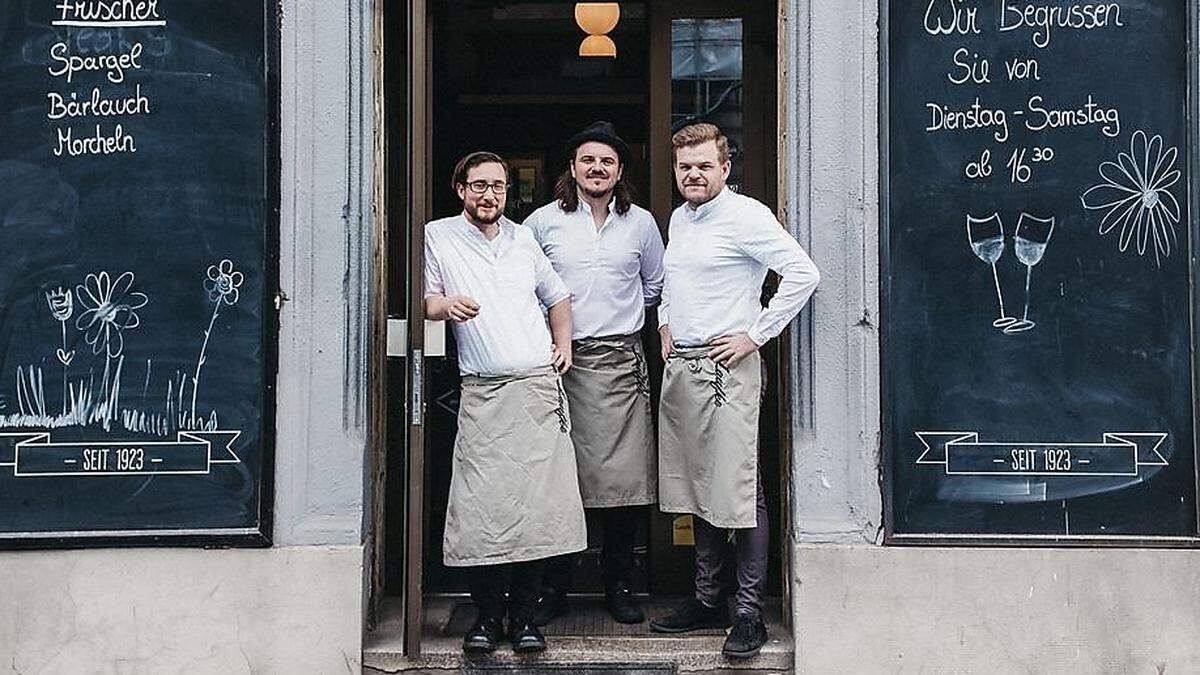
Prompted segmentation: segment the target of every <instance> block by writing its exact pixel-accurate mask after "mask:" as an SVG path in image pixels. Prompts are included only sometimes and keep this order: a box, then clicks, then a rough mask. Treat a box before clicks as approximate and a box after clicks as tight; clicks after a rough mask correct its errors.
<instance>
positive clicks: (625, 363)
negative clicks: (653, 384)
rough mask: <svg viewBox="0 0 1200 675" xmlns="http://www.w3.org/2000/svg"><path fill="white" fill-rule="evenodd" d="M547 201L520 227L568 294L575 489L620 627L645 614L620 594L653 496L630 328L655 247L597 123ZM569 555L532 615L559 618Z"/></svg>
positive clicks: (572, 151) (554, 569)
mask: <svg viewBox="0 0 1200 675" xmlns="http://www.w3.org/2000/svg"><path fill="white" fill-rule="evenodd" d="M566 154H567V157H568V166H567V169H566V170H565V171H564V172H563V174H562V176H561V177H560V178H559V179H558V183H557V185H556V186H555V194H554V201H553V202H551V203H549V204H546V205H545V206H543V207H541V208H539V209H538V210H536V211H534V212H533V213H532V214H531V215H530V216H529V218H527V219H526V220H525V225H526V226H527V227H529V228H530V229H531V230H532V231H533V235H534V238H536V239H537V241H538V243H539V244H541V246H542V250H543V251H544V252H545V253H546V256H547V257H548V258H550V262H551V264H552V265H553V266H554V270H555V271H556V272H558V274H559V276H560V277H562V279H563V281H564V282H565V283H566V285H567V288H568V289H569V290H570V291H571V310H572V312H571V314H572V326H573V329H572V335H571V339H572V351H573V355H574V358H573V364H572V368H571V370H569V371H568V372H567V373H566V374H565V375H564V376H563V388H564V389H565V390H566V393H567V399H568V403H569V409H570V411H571V438H572V441H573V442H574V445H575V454H576V459H577V464H578V467H579V489H580V493H581V495H582V496H583V505H584V507H585V508H586V509H588V510H589V511H591V512H592V513H591V515H592V522H593V523H594V524H595V523H599V524H600V526H601V529H602V530H603V533H604V534H603V536H604V541H603V547H602V549H601V554H600V559H601V566H602V568H603V578H604V587H605V588H604V591H605V593H604V597H605V606H606V607H607V608H608V611H609V612H610V613H611V614H612V616H613V618H614V619H616V620H617V621H620V622H622V623H638V622H641V621H643V620H644V619H645V616H644V615H643V613H642V611H641V609H639V608H638V606H637V605H636V604H635V603H634V602H633V600H632V597H631V595H630V588H629V575H630V571H631V568H632V566H633V540H634V534H635V532H636V528H637V523H638V522H640V521H642V520H644V518H643V513H644V510H645V507H646V505H649V504H654V503H655V502H656V501H657V498H658V495H657V487H658V476H657V458H656V456H655V452H654V432H653V427H652V424H651V417H650V378H649V374H648V372H647V368H646V357H645V354H644V353H643V351H642V343H641V337H640V331H641V329H642V324H643V322H644V319H645V308H646V306H648V305H653V304H655V303H657V302H658V298H659V294H660V293H661V291H662V284H663V266H662V257H663V241H662V235H661V234H660V233H659V230H658V225H657V224H656V223H655V222H654V217H653V216H651V215H650V212H648V211H646V210H645V209H643V208H640V207H638V206H636V205H635V204H633V201H632V200H633V189H632V187H631V186H630V185H629V183H628V182H627V181H626V179H625V177H624V169H625V166H626V164H627V163H628V161H629V146H627V145H626V144H625V141H623V140H621V137H620V136H618V135H617V131H616V129H615V128H614V127H613V125H612V124H610V123H608V122H596V123H594V124H592V125H591V126H589V127H587V128H586V129H584V130H583V131H581V132H579V133H578V134H575V135H574V136H572V137H571V138H570V139H569V140H568V141H567V145H566ZM571 564H572V558H571V557H566V556H564V557H560V558H556V559H555V560H553V561H552V562H551V563H550V565H549V569H548V570H547V574H546V581H545V588H544V590H543V595H542V601H541V605H540V608H539V612H538V616H537V620H538V621H539V622H542V623H545V622H549V621H550V620H552V619H553V618H554V617H556V616H561V615H562V614H564V613H565V612H566V611H567V601H566V593H567V590H568V588H569V586H570V577H571V574H570V572H571Z"/></svg>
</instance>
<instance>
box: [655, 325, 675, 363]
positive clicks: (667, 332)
mask: <svg viewBox="0 0 1200 675" xmlns="http://www.w3.org/2000/svg"><path fill="white" fill-rule="evenodd" d="M658 337H660V338H662V360H663V361H666V360H667V357H668V356H670V355H671V349H672V346H671V326H669V325H662V326H659V327H658Z"/></svg>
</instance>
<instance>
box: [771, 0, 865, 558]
mask: <svg viewBox="0 0 1200 675" xmlns="http://www.w3.org/2000/svg"><path fill="white" fill-rule="evenodd" d="M784 17H785V18H784V21H783V22H782V23H781V26H780V35H781V36H782V39H783V40H784V41H785V45H786V46H785V48H784V52H783V53H784V54H787V55H789V56H788V60H787V61H786V62H785V63H784V67H785V70H786V72H785V74H784V76H783V78H782V82H781V88H780V91H781V92H782V93H781V95H782V97H783V101H782V105H783V106H784V114H783V115H782V116H781V119H783V120H784V129H783V130H784V134H783V141H782V143H781V154H782V157H783V161H784V162H786V164H785V166H786V171H785V175H787V177H788V183H787V184H786V185H785V190H784V192H785V193H786V195H787V197H786V205H785V209H784V212H785V213H784V216H785V222H786V223H787V225H788V227H789V228H790V229H792V231H793V232H794V233H795V234H796V236H797V238H798V239H799V241H800V242H801V243H802V244H803V245H804V246H805V247H806V248H807V250H808V251H809V253H810V254H811V255H812V257H813V259H814V261H815V262H816V263H817V265H818V266H819V267H820V269H821V286H820V288H818V289H817V292H816V294H815V295H814V296H813V299H812V301H811V303H810V304H809V307H808V309H807V310H805V312H804V313H803V314H801V317H800V319H799V320H798V321H797V322H796V324H795V325H794V329H793V331H792V339H793V340H795V344H794V347H793V349H794V353H795V354H797V364H796V369H795V377H794V381H793V382H792V387H793V391H792V400H793V401H794V402H795V406H796V409H795V411H794V413H793V416H792V423H793V425H794V428H793V438H794V439H795V447H794V448H793V463H792V466H793V474H792V481H793V491H792V495H793V502H792V505H791V506H792V524H793V528H792V536H793V537H794V538H795V539H796V540H798V541H802V542H831V543H841V544H846V543H869V542H875V541H878V535H879V532H880V527H881V523H882V502H881V498H880V492H879V485H878V475H879V474H878V463H879V409H880V408H879V334H878V330H877V325H878V324H877V317H878V315H879V311H878V308H879V282H878V279H879V271H878V270H879V259H878V248H879V207H878V189H879V188H878V185H879V182H878V175H877V172H878V168H877V167H878V161H879V160H878V142H877V140H876V136H877V133H878V123H877V121H876V115H877V105H878V95H877V93H876V87H877V86H878V84H877V82H878V80H877V71H878V62H877V58H876V49H877V40H878V27H877V24H876V22H877V19H878V12H877V8H876V3H875V2H873V1H872V0H854V1H852V2H835V1H831V0H785V3H784Z"/></svg>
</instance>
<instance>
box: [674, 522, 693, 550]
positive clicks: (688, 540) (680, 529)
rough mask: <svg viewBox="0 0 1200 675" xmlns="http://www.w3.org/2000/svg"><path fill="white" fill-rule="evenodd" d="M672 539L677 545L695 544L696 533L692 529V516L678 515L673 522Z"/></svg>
mask: <svg viewBox="0 0 1200 675" xmlns="http://www.w3.org/2000/svg"><path fill="white" fill-rule="evenodd" d="M671 539H672V541H673V542H674V544H675V545H676V546H695V545H696V533H695V532H694V531H693V530H692V517H691V516H690V515H687V516H678V517H676V518H675V520H674V521H673V522H672V524H671Z"/></svg>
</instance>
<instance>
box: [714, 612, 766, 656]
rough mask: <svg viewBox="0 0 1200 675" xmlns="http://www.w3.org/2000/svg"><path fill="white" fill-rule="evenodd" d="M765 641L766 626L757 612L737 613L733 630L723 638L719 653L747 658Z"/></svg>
mask: <svg viewBox="0 0 1200 675" xmlns="http://www.w3.org/2000/svg"><path fill="white" fill-rule="evenodd" d="M766 642H767V627H766V625H765V624H763V621H762V617H760V616H759V615H757V614H738V618H737V621H734V622H733V630H731V631H729V635H728V636H726V638H725V646H724V647H723V648H721V653H722V654H724V655H725V656H727V657H728V658H731V659H748V658H750V657H752V656H755V655H757V654H758V650H760V649H762V646H763V645H764V644H766Z"/></svg>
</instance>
